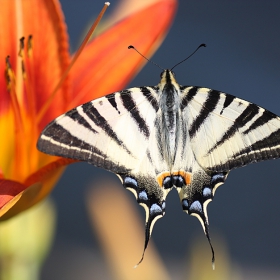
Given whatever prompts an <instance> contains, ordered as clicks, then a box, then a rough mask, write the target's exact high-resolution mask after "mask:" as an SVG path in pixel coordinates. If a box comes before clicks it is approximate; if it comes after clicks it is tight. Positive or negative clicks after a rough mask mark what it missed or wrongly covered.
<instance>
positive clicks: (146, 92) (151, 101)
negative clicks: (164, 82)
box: [140, 87, 159, 112]
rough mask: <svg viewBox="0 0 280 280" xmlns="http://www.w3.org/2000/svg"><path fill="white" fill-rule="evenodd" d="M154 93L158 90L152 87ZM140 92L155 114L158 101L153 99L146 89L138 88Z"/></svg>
mask: <svg viewBox="0 0 280 280" xmlns="http://www.w3.org/2000/svg"><path fill="white" fill-rule="evenodd" d="M152 89H153V90H154V91H157V90H158V88H156V87H152ZM140 90H141V92H142V94H143V95H144V96H145V97H146V99H147V100H148V101H149V102H150V103H151V105H152V106H153V108H154V109H155V111H156V112H157V111H158V109H159V106H158V101H157V100H156V99H155V97H154V96H153V95H152V94H151V91H150V90H149V89H148V88H147V87H140Z"/></svg>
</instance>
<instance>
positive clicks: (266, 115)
mask: <svg viewBox="0 0 280 280" xmlns="http://www.w3.org/2000/svg"><path fill="white" fill-rule="evenodd" d="M276 118H277V115H275V114H273V113H271V112H269V111H267V110H265V111H264V112H263V114H262V115H261V116H260V117H259V118H257V119H256V120H255V121H254V122H253V123H252V124H251V125H250V126H249V128H248V129H246V130H245V131H244V134H247V133H249V132H250V131H252V130H254V129H256V128H258V127H260V126H262V125H264V124H266V123H268V122H269V121H270V120H272V119H276Z"/></svg>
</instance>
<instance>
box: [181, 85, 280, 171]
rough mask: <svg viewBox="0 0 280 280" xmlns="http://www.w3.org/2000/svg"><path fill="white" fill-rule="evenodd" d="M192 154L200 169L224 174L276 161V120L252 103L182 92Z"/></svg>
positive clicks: (279, 143) (279, 148) (279, 137)
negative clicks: (270, 160)
mask: <svg viewBox="0 0 280 280" xmlns="http://www.w3.org/2000/svg"><path fill="white" fill-rule="evenodd" d="M182 104H184V105H183V106H184V114H185V116H188V121H187V122H188V124H187V125H188V131H189V137H190V142H191V145H192V150H193V153H194V155H195V158H196V160H197V162H198V163H199V164H200V165H201V167H203V169H205V170H208V171H212V172H224V171H229V170H231V169H233V168H237V167H241V166H244V165H247V164H249V163H253V162H258V161H262V160H267V159H273V158H279V157H280V118H279V117H278V116H277V115H275V114H273V113H271V112H269V111H268V110H266V109H264V108H262V107H259V106H257V105H255V104H253V103H250V102H248V101H245V100H242V99H240V98H237V97H235V96H233V95H229V94H226V93H223V92H219V91H216V90H211V89H208V88H199V87H188V88H185V89H184V97H183V99H182Z"/></svg>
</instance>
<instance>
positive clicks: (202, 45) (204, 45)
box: [170, 44, 206, 70]
mask: <svg viewBox="0 0 280 280" xmlns="http://www.w3.org/2000/svg"><path fill="white" fill-rule="evenodd" d="M201 47H206V44H200V45H199V46H198V47H197V48H196V50H195V51H194V52H193V53H192V54H190V55H189V56H188V57H187V58H185V59H184V60H182V61H180V62H178V63H177V64H175V65H174V66H173V67H172V68H171V69H170V70H172V69H174V68H175V67H177V66H178V65H179V64H181V63H183V62H184V61H186V60H187V59H189V58H190V57H191V56H193V55H194V54H195V53H196V52H197V51H198V50H199V49H200V48H201Z"/></svg>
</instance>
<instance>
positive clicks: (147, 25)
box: [73, 0, 177, 104]
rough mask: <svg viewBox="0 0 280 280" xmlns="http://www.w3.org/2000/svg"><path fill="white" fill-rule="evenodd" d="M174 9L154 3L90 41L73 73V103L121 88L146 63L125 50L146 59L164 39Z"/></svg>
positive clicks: (171, 0)
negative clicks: (129, 47) (132, 46)
mask: <svg viewBox="0 0 280 280" xmlns="http://www.w3.org/2000/svg"><path fill="white" fill-rule="evenodd" d="M176 7H177V2H176V1H175V0H162V1H159V2H156V3H155V4H153V5H150V6H148V7H147V8H145V9H142V10H140V11H138V12H136V13H134V14H132V15H130V16H129V17H127V18H125V19H123V20H122V21H120V22H119V23H117V24H116V25H114V26H113V27H111V28H110V29H109V30H108V31H105V32H104V33H102V34H101V35H99V36H98V37H96V38H95V39H94V40H92V42H91V43H90V44H89V45H88V46H87V47H86V49H85V50H84V52H83V53H82V54H81V56H80V58H79V60H78V61H77V64H76V65H75V67H74V69H73V79H74V84H73V91H74V97H75V98H74V103H75V104H77V103H79V104H80V103H84V102H87V101H89V100H90V99H93V98H97V97H100V96H103V95H105V94H108V93H110V92H113V91H117V90H120V89H122V88H124V86H125V85H126V84H127V83H128V81H129V80H130V79H131V78H133V77H134V76H135V75H136V74H137V73H138V71H139V70H140V69H141V67H143V65H144V64H145V63H146V61H145V60H144V59H143V58H142V57H141V56H140V55H139V54H137V53H136V52H135V51H131V50H128V49H127V48H128V46H129V45H134V46H135V47H136V48H137V49H138V50H139V51H140V52H141V53H142V54H143V55H145V56H147V57H150V56H151V55H152V54H153V53H154V52H155V50H156V49H157V48H158V46H159V44H160V43H161V42H162V40H163V38H164V36H165V35H166V33H167V31H168V27H169V26H170V23H171V21H172V18H173V16H174V14H175V11H176ZM93 54H95V55H93ZM93 77H94V78H93Z"/></svg>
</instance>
